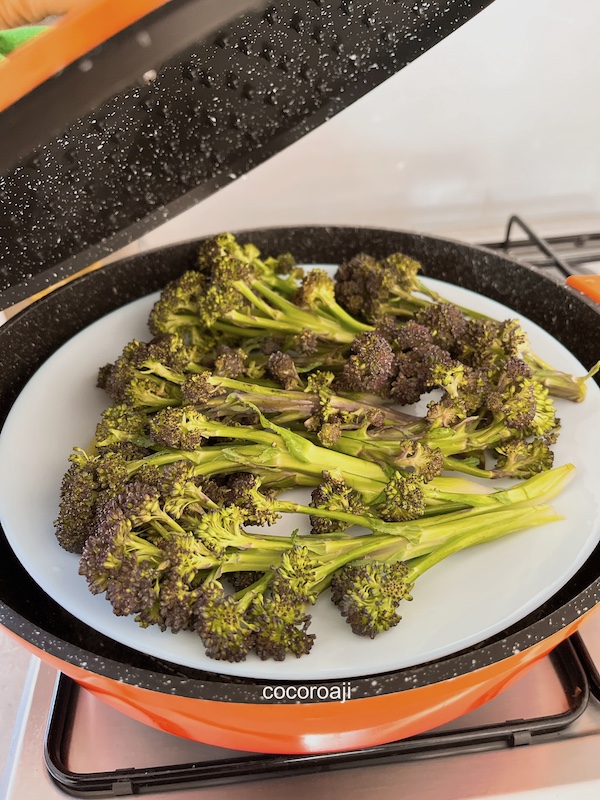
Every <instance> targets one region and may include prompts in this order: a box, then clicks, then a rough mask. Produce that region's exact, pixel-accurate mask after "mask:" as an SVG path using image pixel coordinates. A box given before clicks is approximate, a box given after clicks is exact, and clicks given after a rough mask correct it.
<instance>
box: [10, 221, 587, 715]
mask: <svg viewBox="0 0 600 800" xmlns="http://www.w3.org/2000/svg"><path fill="white" fill-rule="evenodd" d="M236 235H237V236H238V238H239V239H240V240H245V241H252V242H254V243H255V244H256V245H258V247H259V248H260V249H261V251H262V252H263V253H266V254H269V253H273V254H274V253H278V252H283V251H291V252H292V253H293V254H294V255H295V256H296V258H297V259H298V260H299V261H303V262H306V263H337V262H339V261H340V260H342V259H345V258H348V257H350V256H352V255H354V254H356V253H358V252H361V251H362V252H369V253H371V254H372V255H374V256H385V255H387V254H389V253H391V252H394V251H403V252H405V253H407V254H408V255H410V256H412V257H413V258H416V259H418V260H419V261H421V263H422V264H423V274H424V275H428V276H431V277H434V278H439V279H442V280H445V281H448V282H450V283H455V284H458V285H460V286H464V287H466V288H468V289H471V290H473V291H476V292H479V293H481V294H483V295H486V296H488V297H491V298H493V299H495V300H498V301H499V302H501V303H504V304H505V305H506V306H508V307H510V308H513V309H514V310H515V311H518V312H520V313H522V314H524V315H525V316H527V317H529V318H530V319H532V320H533V321H535V322H536V323H537V324H539V325H540V326H541V327H543V328H544V329H545V330H546V331H548V332H549V333H550V334H551V335H552V336H554V337H555V338H556V339H557V340H558V341H560V342H561V343H562V344H563V345H565V346H566V347H567V348H568V349H569V350H570V351H571V352H572V353H573V354H574V355H575V356H576V357H577V358H578V359H579V360H580V361H581V362H582V364H583V365H584V366H585V367H586V369H587V368H590V367H591V366H592V364H593V363H595V362H596V361H597V360H598V358H599V356H600V313H599V310H598V307H597V306H596V305H595V304H594V303H592V302H591V301H590V300H589V299H587V298H586V297H584V296H582V295H580V294H578V293H576V292H574V291H572V290H570V289H569V288H567V287H565V286H563V285H561V284H558V283H556V282H554V281H552V280H550V279H548V278H546V277H544V276H541V275H540V274H539V273H537V272H535V271H534V270H532V269H530V268H528V267H525V266H522V265H519V264H518V263H516V262H514V261H511V260H509V259H506V258H504V257H503V256H500V255H499V254H497V253H495V252H492V251H489V250H485V249H482V248H475V247H472V246H470V245H465V244H461V243H457V242H452V241H446V240H440V239H436V238H433V237H429V236H423V235H418V234H414V233H405V232H397V231H389V230H379V229H369V228H343V227H335V228H333V227H302V228H277V229H264V230H254V231H244V232H240V233H237V234H236ZM196 250H197V242H189V243H185V244H181V245H177V246H173V247H169V248H166V249H162V250H159V251H155V252H152V253H148V254H143V255H139V256H134V257H132V258H129V259H127V260H124V261H120V262H117V263H114V264H112V265H110V266H108V267H105V268H103V269H102V270H99V271H97V272H93V273H89V274H88V275H86V276H83V277H81V278H79V279H77V280H76V281H74V282H72V283H70V284H67V285H65V286H63V287H62V288H60V289H58V290H56V291H55V292H53V293H51V294H50V295H47V296H46V297H44V298H42V299H41V300H39V301H37V302H36V303H34V304H33V305H31V306H29V307H28V308H26V309H25V310H24V311H23V312H21V313H20V314H19V315H18V316H16V317H14V318H13V319H12V320H10V321H9V322H8V323H6V324H5V325H4V326H3V327H2V328H0V363H1V364H2V371H1V374H0V425H1V424H3V423H4V420H5V419H6V416H7V414H8V412H9V410H10V408H11V406H12V405H13V403H14V402H15V400H16V398H17V397H18V395H19V392H20V391H21V389H22V388H23V387H24V385H25V384H26V383H27V381H28V380H29V378H30V377H31V376H32V375H33V373H34V372H35V371H36V369H37V368H38V367H39V366H40V365H41V364H42V363H43V362H44V361H45V360H46V359H47V358H48V357H49V356H50V355H51V354H52V353H53V352H54V351H55V350H57V349H58V348H59V347H60V346H61V345H62V344H64V342H66V341H67V340H68V339H69V338H71V337H72V336H73V335H75V334H76V333H77V332H78V331H80V330H82V329H83V328H84V327H86V326H87V325H89V324H91V323H92V322H94V321H95V320H97V319H99V318H100V317H102V316H104V315H105V314H107V313H109V312H110V311H112V310H114V309H115V308H118V307H120V306H121V305H123V304H125V303H127V302H129V301H131V300H134V299H136V298H138V297H141V296H143V295H145V294H149V293H151V292H154V291H156V290H158V289H160V288H161V287H162V286H163V285H164V284H165V283H166V282H167V281H168V280H170V279H172V278H173V277H176V276H177V275H179V274H181V273H182V272H183V271H184V270H185V269H188V268H190V267H193V265H194V261H195V254H196ZM33 457H35V454H33V453H32V458H33ZM599 559H600V547H598V548H597V549H596V550H595V552H594V553H593V554H592V556H591V557H590V558H589V559H588V561H587V562H586V564H585V565H584V566H583V567H582V568H581V569H580V570H579V572H578V573H577V574H576V575H575V576H574V577H573V578H572V579H571V580H570V581H569V582H568V583H567V584H566V585H565V586H564V587H563V589H562V590H561V591H560V592H559V593H558V594H556V595H555V596H554V597H553V598H551V599H550V600H549V601H548V602H547V603H545V604H544V605H543V606H542V607H540V608H539V609H538V610H537V611H536V612H534V613H532V614H531V615H529V616H528V617H527V618H525V619H524V620H522V621H521V622H519V623H518V624H516V625H514V626H512V627H511V628H510V629H507V630H505V631H503V632H502V633H501V634H498V635H497V636H495V637H492V638H490V639H488V640H486V641H485V642H482V643H481V644H480V645H478V646H477V647H474V648H469V649H468V650H465V651H463V652H461V653H458V654H455V655H453V656H451V657H447V658H443V659H440V660H437V661H434V662H429V663H428V664H423V665H419V666H418V667H415V668H409V669H405V670H400V671H396V672H391V673H386V674H381V675H379V676H376V677H377V680H376V681H374V680H373V678H374V676H368V677H366V678H358V679H354V680H353V681H352V696H353V698H354V697H368V696H370V695H372V694H373V693H374V692H376V693H378V694H380V693H391V692H397V691H404V690H407V689H410V688H413V687H417V686H424V685H427V684H430V683H432V682H437V681H441V680H445V679H448V678H451V677H454V676H456V675H459V674H461V673H466V672H470V671H473V670H475V669H478V668H480V667H483V666H485V665H487V664H491V663H493V662H496V661H499V660H501V659H504V658H506V657H508V656H510V655H512V654H513V653H515V652H518V651H521V650H523V649H525V648H526V647H529V646H531V645H533V644H535V643H536V642H538V641H540V640H543V639H545V638H546V637H548V636H549V635H551V634H552V633H555V632H556V631H558V630H560V629H562V628H563V627H564V626H566V625H568V624H569V623H570V622H572V621H574V620H576V619H578V618H579V617H580V616H581V615H582V614H583V613H584V612H585V611H587V610H588V609H589V608H591V607H592V606H594V605H595V604H596V603H597V602H598V601H599V600H600V581H599ZM0 565H1V566H0V623H1V624H3V625H4V626H5V627H6V628H8V629H9V630H11V631H13V632H14V633H16V634H17V635H18V636H19V637H21V638H22V639H23V640H25V641H27V642H29V643H31V644H33V645H34V646H36V647H37V648H40V649H42V650H45V651H47V652H49V653H51V654H53V655H55V656H57V657H58V658H59V659H61V660H64V661H66V662H69V663H71V664H74V665H78V666H83V667H84V668H85V669H88V670H91V671H92V672H96V673H98V674H100V675H105V676H107V677H110V678H115V679H117V680H120V681H125V682H128V683H131V684H134V685H138V686H141V687H145V688H149V689H154V690H157V691H164V692H170V693H173V694H180V695H183V696H189V697H200V698H205V699H214V700H231V701H236V702H265V701H264V700H263V699H262V695H261V686H262V682H259V681H255V680H252V679H247V678H232V677H228V676H222V675H220V674H218V672H216V671H215V672H210V673H208V672H202V671H199V670H193V669H188V668H184V667H181V666H178V665H176V664H170V663H166V662H163V661H160V660H158V659H156V658H153V657H149V656H146V655H144V654H143V653H140V652H138V651H135V650H132V649H130V648H128V647H126V646H124V645H121V644H119V643H117V642H114V641H113V640H112V639H110V638H108V637H106V636H103V635H101V634H99V633H97V632H96V631H94V630H93V629H91V628H89V627H88V626H87V625H84V624H83V623H81V622H79V621H78V620H77V619H76V618H75V617H73V616H72V615H71V614H69V613H68V612H66V611H65V610H64V609H62V608H61V607H60V606H59V605H57V604H56V603H55V602H54V601H53V600H52V599H51V598H50V597H48V596H47V595H46V594H45V593H44V592H43V591H42V590H41V589H40V588H39V587H38V586H37V584H36V583H35V582H34V581H33V580H32V579H31V578H30V577H29V575H28V574H27V573H26V572H25V570H24V569H23V568H22V567H21V565H20V563H19V562H18V560H17V559H16V558H15V556H14V554H13V552H12V550H11V548H10V546H9V545H8V543H7V541H6V538H5V536H4V533H3V531H1V530H0ZM215 667H216V668H218V665H217V663H215ZM166 676H169V678H170V680H169V681H168V682H165V677H166ZM295 683H297V682H295ZM333 683H335V681H334V682H333Z"/></svg>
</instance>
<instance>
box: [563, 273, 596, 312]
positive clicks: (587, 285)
mask: <svg viewBox="0 0 600 800" xmlns="http://www.w3.org/2000/svg"><path fill="white" fill-rule="evenodd" d="M566 282H567V284H568V285H569V286H571V287H572V288H573V289H577V291H578V292H581V293H582V294H585V295H587V296H588V297H590V298H591V299H592V300H593V301H594V302H595V303H598V304H599V305H600V275H569V277H568V278H567V280H566Z"/></svg>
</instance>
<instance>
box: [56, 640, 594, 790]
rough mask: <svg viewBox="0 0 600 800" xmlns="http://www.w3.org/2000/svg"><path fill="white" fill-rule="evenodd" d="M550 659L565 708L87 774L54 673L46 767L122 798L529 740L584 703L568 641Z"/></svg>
mask: <svg viewBox="0 0 600 800" xmlns="http://www.w3.org/2000/svg"><path fill="white" fill-rule="evenodd" d="M549 658H550V659H551V661H552V666H553V667H554V669H555V671H556V675H557V677H558V679H559V682H560V688H561V690H562V692H563V693H564V697H565V700H566V705H567V709H566V711H561V712H558V713H555V714H550V715H547V716H537V717H531V718H528V719H514V720H507V721H506V722H499V723H494V724H486V725H480V726H476V727H465V728H463V729H458V730H456V729H453V730H444V729H438V730H434V731H430V732H428V733H425V734H421V735H419V736H414V737H411V738H408V739H403V740H401V741H397V742H391V743H390V744H384V745H378V746H375V747H369V748H365V749H364V750H354V751H346V752H343V753H321V754H309V755H266V754H247V753H239V754H236V755H235V756H233V757H232V756H228V757H225V758H221V759H216V760H210V761H202V762H196V763H182V764H171V765H168V766H159V767H144V768H131V769H116V770H115V771H114V772H106V771H105V772H91V773H78V772H72V771H70V770H69V768H68V766H67V765H68V763H69V747H70V743H71V734H72V727H73V722H74V718H75V713H76V709H77V698H78V694H79V692H80V691H81V690H80V688H79V687H78V686H77V684H76V683H74V682H73V681H72V680H71V679H70V678H68V677H66V676H65V675H62V674H61V675H59V678H58V681H57V686H56V691H55V695H54V698H53V706H52V710H51V714H50V719H49V723H48V728H47V732H46V742H45V753H44V756H45V761H46V766H47V769H48V772H49V774H50V776H51V778H52V779H53V780H54V782H55V783H56V784H58V786H59V787H60V788H61V789H62V790H63V791H65V792H66V793H67V794H69V795H71V796H73V797H82V798H88V797H125V796H129V795H141V794H150V793H157V792H169V791H174V790H181V789H199V788H203V787H207V786H214V785H219V784H225V783H237V782H241V781H244V782H248V781H250V780H265V779H267V778H276V777H284V776H285V777H291V776H295V775H301V774H308V773H314V772H324V771H329V770H338V769H349V768H356V767H364V766H369V765H376V764H377V765H381V764H390V763H401V762H407V761H420V760H426V759H432V758H440V757H443V756H450V755H456V754H458V753H460V754H465V753H481V752H485V751H489V750H496V749H502V748H510V747H517V746H524V745H530V744H534V743H537V742H541V741H547V740H548V739H549V738H551V737H553V736H556V735H557V734H558V733H560V731H563V730H565V729H566V728H568V727H569V726H570V725H572V724H573V723H574V722H575V721H576V720H577V719H579V717H580V716H581V714H582V713H583V712H584V711H585V709H586V707H587V705H588V702H589V697H590V689H589V681H588V676H587V675H586V671H585V669H584V667H583V665H582V662H581V661H580V659H579V657H578V655H577V653H576V651H575V648H574V646H573V644H572V643H571V641H570V640H569V641H566V642H563V643H561V644H560V645H559V646H558V647H557V648H556V649H555V650H554V651H553V652H552V653H551V655H550V656H549Z"/></svg>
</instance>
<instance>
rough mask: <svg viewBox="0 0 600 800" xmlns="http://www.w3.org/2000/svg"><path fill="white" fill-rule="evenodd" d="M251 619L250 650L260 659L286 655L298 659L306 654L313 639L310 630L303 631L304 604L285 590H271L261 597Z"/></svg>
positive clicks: (306, 616)
mask: <svg viewBox="0 0 600 800" xmlns="http://www.w3.org/2000/svg"><path fill="white" fill-rule="evenodd" d="M253 622H254V623H255V625H256V632H255V638H254V649H255V651H256V654H257V655H258V657H259V658H260V659H261V660H263V661H265V660H266V659H269V658H272V659H273V660H274V661H284V660H285V658H286V656H287V655H288V654H291V655H294V656H296V658H300V657H301V656H305V655H308V654H309V653H310V651H311V649H312V646H313V644H314V642H315V635H314V633H307V629H308V626H309V625H310V622H311V616H310V614H307V613H306V607H305V604H304V603H301V602H298V600H297V599H296V598H293V597H291V596H290V595H289V594H287V593H286V594H284V595H280V594H278V593H277V592H274V591H271V595H270V597H268V598H263V599H261V602H260V604H257V607H256V609H255V611H254V616H253Z"/></svg>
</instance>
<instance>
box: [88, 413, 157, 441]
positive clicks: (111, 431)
mask: <svg viewBox="0 0 600 800" xmlns="http://www.w3.org/2000/svg"><path fill="white" fill-rule="evenodd" d="M147 423H148V420H147V417H146V415H145V414H142V413H141V412H140V411H138V410H136V409H134V408H131V406H129V405H126V404H124V403H120V404H118V405H114V406H110V407H109V408H107V409H106V410H105V411H103V412H102V418H101V421H100V422H99V423H98V425H97V427H96V436H95V438H94V443H95V445H96V447H97V448H100V449H101V448H112V447H114V445H121V444H123V443H124V442H131V443H133V444H138V445H139V444H147V439H148V437H147Z"/></svg>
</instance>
